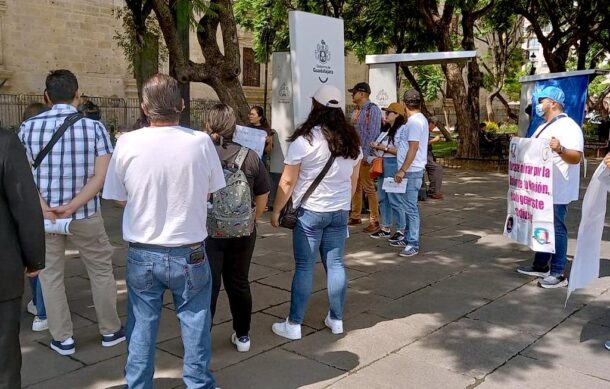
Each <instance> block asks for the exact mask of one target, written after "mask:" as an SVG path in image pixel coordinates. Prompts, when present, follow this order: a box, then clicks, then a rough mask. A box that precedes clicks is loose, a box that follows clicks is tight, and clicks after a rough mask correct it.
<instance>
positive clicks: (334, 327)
mask: <svg viewBox="0 0 610 389" xmlns="http://www.w3.org/2000/svg"><path fill="white" fill-rule="evenodd" d="M324 324H325V325H326V327H328V328H330V330H331V331H332V333H333V334H335V335H339V334H342V333H343V320H335V319H331V318H330V312H328V314H327V315H326V319H324Z"/></svg>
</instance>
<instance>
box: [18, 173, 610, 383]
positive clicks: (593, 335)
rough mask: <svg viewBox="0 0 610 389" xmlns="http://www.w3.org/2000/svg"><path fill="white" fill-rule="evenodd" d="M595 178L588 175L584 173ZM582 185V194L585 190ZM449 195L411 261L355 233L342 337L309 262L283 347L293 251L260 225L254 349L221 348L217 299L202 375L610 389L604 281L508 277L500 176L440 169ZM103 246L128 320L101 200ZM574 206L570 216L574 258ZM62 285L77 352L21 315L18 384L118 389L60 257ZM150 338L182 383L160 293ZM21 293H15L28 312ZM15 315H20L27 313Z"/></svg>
mask: <svg viewBox="0 0 610 389" xmlns="http://www.w3.org/2000/svg"><path fill="white" fill-rule="evenodd" d="M589 171H593V170H591V169H590V170H589ZM585 184H586V183H583V189H584V185H585ZM443 192H444V193H445V196H446V197H445V200H443V201H427V202H423V203H420V205H421V214H422V217H423V222H422V238H421V246H422V247H421V253H420V254H419V255H418V256H415V257H412V258H402V257H399V256H397V255H396V254H397V251H396V250H395V249H393V248H391V247H389V246H388V245H386V243H385V242H381V241H379V240H373V239H370V238H369V237H368V236H367V235H366V234H365V233H363V232H361V228H351V229H350V233H351V237H350V239H349V240H348V244H347V250H346V258H345V264H346V266H347V273H348V276H349V290H348V294H347V303H346V312H345V329H346V332H345V334H343V335H341V336H336V335H332V334H331V333H330V332H329V331H328V330H327V329H325V328H324V324H323V320H324V317H325V314H326V312H327V310H328V303H327V299H326V290H325V277H324V270H323V268H322V266H321V264H318V265H317V267H316V274H315V281H314V293H313V295H312V298H311V300H310V303H309V309H308V311H307V315H306V318H305V327H304V334H303V335H304V337H303V339H301V340H299V341H295V342H289V341H287V340H285V339H283V338H280V337H278V336H276V335H274V334H273V333H272V332H271V329H270V327H271V323H273V322H274V321H276V320H278V319H280V318H284V317H285V316H286V315H287V313H288V308H289V300H290V284H291V280H292V269H293V257H292V243H291V239H290V233H289V232H288V231H287V230H283V229H273V228H271V227H270V226H269V225H268V224H267V223H266V222H264V223H262V224H261V225H260V230H259V239H258V242H257V246H256V251H255V254H254V258H253V259H252V262H253V264H252V268H251V280H252V294H253V299H254V307H253V311H254V314H253V318H252V324H253V327H252V332H251V338H252V349H251V350H250V352H248V353H238V352H236V351H235V350H234V348H233V346H232V344H231V343H230V334H231V332H232V327H231V322H230V318H231V316H230V312H229V309H228V302H227V298H226V295H225V294H221V297H220V300H219V303H218V306H219V308H218V312H217V316H216V318H215V326H214V329H213V332H212V334H213V356H212V358H213V359H212V368H213V371H214V374H215V376H216V379H217V381H218V385H219V386H220V387H222V388H223V389H233V388H265V389H274V388H281V389H284V388H286V389H287V388H327V387H328V388H333V389H338V388H349V389H357V388H442V389H445V388H474V387H480V388H526V387H527V388H546V387H554V388H568V387H569V388H585V387H586V388H610V352H609V351H606V350H605V349H604V347H603V342H604V341H605V340H608V339H610V292H608V290H609V288H610V277H605V278H600V279H599V280H598V281H596V282H595V283H594V284H593V285H592V286H591V287H589V288H588V289H586V290H584V291H579V292H577V293H576V294H575V295H573V296H572V297H571V299H570V301H569V302H568V304H567V306H566V307H564V302H565V296H566V290H565V289H560V290H543V289H540V288H538V287H537V286H536V283H535V280H533V279H531V278H527V277H523V276H520V275H517V274H516V273H515V271H514V270H515V267H516V266H517V265H519V264H523V263H528V262H529V260H530V258H531V253H530V252H529V251H528V249H527V248H524V247H521V246H519V245H517V244H514V243H511V242H509V241H508V240H506V239H504V238H503V237H502V225H503V220H504V215H505V212H506V200H505V196H506V176H505V175H503V174H495V173H477V172H470V171H451V170H447V171H446V173H445V183H444V190H443ZM104 218H105V221H106V226H107V229H108V232H109V235H110V237H111V241H112V243H113V245H114V246H115V247H116V249H115V253H114V263H115V266H116V270H115V274H116V278H117V282H118V289H119V295H118V306H119V313H120V315H121V317H122V319H123V321H124V320H125V319H126V317H125V316H126V288H125V262H126V246H125V244H124V242H123V241H122V240H121V234H120V224H121V211H120V210H119V209H118V208H116V207H114V206H113V204H110V203H105V204H104ZM579 218H580V203H577V204H574V205H573V206H572V207H571V208H570V213H569V215H568V224H569V230H570V238H571V239H570V248H569V253H570V255H572V254H573V251H574V248H575V240H574V239H575V234H576V231H577V226H578V223H579ZM604 241H605V242H604V243H603V249H602V254H603V257H604V260H603V261H602V274H603V275H605V276H608V275H610V259H609V258H610V231H609V230H606V231H605V233H604ZM67 254H68V255H69V258H70V259H69V260H68V261H67V264H66V277H67V278H66V288H67V292H68V297H69V302H70V307H71V310H72V317H73V320H74V327H75V331H74V332H75V338H76V340H77V352H76V354H74V355H73V356H70V357H62V356H59V355H58V354H56V353H55V352H53V351H51V350H50V349H49V348H48V346H47V345H48V342H49V341H50V338H49V335H48V332H42V333H35V332H32V331H31V330H30V326H31V321H32V318H31V316H29V315H28V314H27V313H24V314H23V317H22V334H21V340H22V351H23V384H24V386H26V387H29V388H49V389H50V388H59V389H66V388H109V387H110V388H119V387H122V384H123V378H122V375H123V367H124V363H125V358H126V347H125V344H122V345H120V346H117V347H113V348H103V347H101V345H100V342H99V334H98V330H97V324H96V317H95V312H94V310H93V307H92V304H93V303H92V300H91V292H90V290H89V286H88V278H87V273H86V271H85V269H84V266H83V265H82V263H81V262H80V261H79V260H78V255H79V254H78V252H77V251H73V250H68V252H67ZM167 297H168V298H167V299H166V303H165V305H164V308H163V314H162V319H161V328H160V331H159V336H158V339H157V355H156V367H157V368H156V372H155V387H156V388H182V387H184V385H183V383H182V380H181V364H182V359H181V356H182V352H183V348H182V340H181V338H180V332H179V326H178V323H177V321H176V319H175V316H174V313H173V311H172V309H173V305H172V302H171V299H170V298H169V296H167ZM28 300H29V297H28V296H25V297H24V307H25V304H26V303H27V301H28ZM24 311H25V308H24Z"/></svg>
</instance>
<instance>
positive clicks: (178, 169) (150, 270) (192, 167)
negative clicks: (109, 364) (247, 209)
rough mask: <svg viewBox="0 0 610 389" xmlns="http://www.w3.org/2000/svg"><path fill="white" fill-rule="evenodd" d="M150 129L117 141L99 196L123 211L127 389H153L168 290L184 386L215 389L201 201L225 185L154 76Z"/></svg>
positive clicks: (174, 88)
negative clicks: (178, 334)
mask: <svg viewBox="0 0 610 389" xmlns="http://www.w3.org/2000/svg"><path fill="white" fill-rule="evenodd" d="M142 96H143V102H142V109H143V111H144V113H145V114H146V116H147V117H148V118H149V119H150V126H149V127H144V128H142V129H139V130H136V131H132V132H129V133H127V134H125V135H123V136H121V137H120V138H119V141H118V142H117V145H116V148H115V152H114V154H113V155H112V159H111V161H110V166H109V168H108V173H107V176H106V183H105V185H104V198H107V199H113V200H117V201H119V202H121V203H123V204H124V205H125V214H124V215H123V238H124V239H125V240H126V241H128V242H129V253H128V261H127V275H126V278H127V291H128V302H129V305H128V317H127V342H128V352H129V354H128V357H127V365H126V366H125V379H126V380H127V386H128V387H130V388H131V387H152V378H153V372H154V363H155V346H156V337H157V331H158V329H159V319H160V316H161V307H162V305H163V294H164V292H165V290H166V289H170V290H171V292H172V295H173V298H174V307H175V308H176V315H177V316H178V319H179V320H180V325H181V329H182V340H183V342H184V374H183V377H184V382H185V384H186V386H188V387H189V388H190V387H197V388H206V389H208V388H214V386H215V385H214V378H213V377H212V374H211V373H210V370H209V367H210V357H211V339H210V326H211V315H210V296H211V293H212V282H211V274H210V266H209V264H208V261H207V257H206V253H205V247H204V244H203V242H204V240H205V238H206V237H207V231H206V219H207V202H206V199H207V196H208V194H209V193H213V192H216V191H217V190H218V189H221V188H222V187H224V186H225V180H224V175H223V172H222V168H221V165H220V160H219V158H218V154H217V153H216V150H215V149H214V145H213V143H212V140H211V139H210V137H209V136H208V135H207V134H205V133H203V132H201V131H195V130H191V129H189V128H184V127H180V126H179V125H178V120H179V118H180V112H181V111H182V109H183V108H184V102H183V100H182V98H181V96H180V89H179V87H178V82H177V81H176V80H175V79H173V78H171V77H169V76H166V75H162V74H157V75H155V76H153V77H152V78H151V79H150V80H148V81H147V82H146V83H145V84H144V87H143V89H142Z"/></svg>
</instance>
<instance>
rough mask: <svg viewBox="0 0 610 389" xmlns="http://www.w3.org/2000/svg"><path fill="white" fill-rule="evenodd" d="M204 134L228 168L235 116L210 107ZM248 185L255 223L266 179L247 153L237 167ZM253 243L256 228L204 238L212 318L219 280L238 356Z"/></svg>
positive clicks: (248, 302)
mask: <svg viewBox="0 0 610 389" xmlns="http://www.w3.org/2000/svg"><path fill="white" fill-rule="evenodd" d="M203 122H204V125H205V130H206V131H207V132H208V133H209V134H210V135H211V137H212V139H213V140H214V143H215V146H216V151H217V152H218V157H219V158H220V161H221V163H222V165H223V166H228V165H232V164H233V163H234V161H235V159H236V157H237V154H238V153H239V150H240V149H241V146H240V145H239V144H237V143H234V142H233V133H234V132H235V113H234V112H233V109H232V108H231V107H229V106H227V105H225V104H222V103H219V104H215V105H214V106H212V107H211V108H210V109H209V110H207V111H205V112H204V114H203ZM241 170H242V171H243V172H244V173H245V175H246V178H247V180H248V184H249V185H250V191H251V195H252V196H251V197H252V199H253V202H252V206H253V207H255V209H256V219H259V218H260V216H261V215H262V214H263V212H264V211H265V205H266V204H267V197H268V196H269V190H270V179H269V174H268V173H267V170H266V169H265V166H264V165H263V162H262V161H261V159H260V158H259V157H258V155H257V154H256V153H255V152H254V151H252V150H249V151H248V154H247V156H246V159H245V160H244V163H243V164H242V166H241ZM255 242H256V228H255V229H254V231H253V232H252V234H251V235H250V236H246V237H240V238H225V239H216V238H212V237H208V238H207V240H206V247H207V253H208V258H209V261H210V268H211V270H212V302H211V307H210V308H211V311H212V318H213V317H214V313H215V312H216V301H217V300H218V294H219V292H220V283H221V282H220V277H221V276H222V280H223V281H224V286H225V290H226V292H227V296H228V297H229V305H230V307H231V314H232V316H233V329H234V330H235V332H234V333H233V334H232V335H231V342H232V343H233V344H235V345H236V347H237V350H238V351H241V352H245V351H248V350H249V349H250V335H249V332H250V316H251V313H252V295H251V293H250V281H249V279H248V272H249V270H250V261H251V259H252V253H253V252H254V244H255Z"/></svg>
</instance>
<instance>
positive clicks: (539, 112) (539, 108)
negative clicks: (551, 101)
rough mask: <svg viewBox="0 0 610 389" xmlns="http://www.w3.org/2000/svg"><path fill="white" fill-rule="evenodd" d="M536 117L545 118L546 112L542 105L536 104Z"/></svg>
mask: <svg viewBox="0 0 610 389" xmlns="http://www.w3.org/2000/svg"><path fill="white" fill-rule="evenodd" d="M536 115H538V116H540V117H541V118H543V117H544V110H543V109H542V103H538V104H536Z"/></svg>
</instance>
